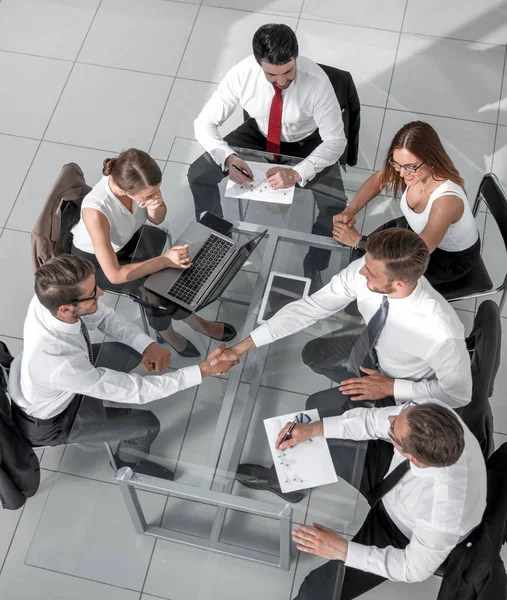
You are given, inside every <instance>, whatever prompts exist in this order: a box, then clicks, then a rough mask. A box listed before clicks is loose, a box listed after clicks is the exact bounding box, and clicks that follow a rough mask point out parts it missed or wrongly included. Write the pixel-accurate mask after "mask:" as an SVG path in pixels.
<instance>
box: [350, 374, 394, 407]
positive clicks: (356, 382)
mask: <svg viewBox="0 0 507 600" xmlns="http://www.w3.org/2000/svg"><path fill="white" fill-rule="evenodd" d="M359 368H360V369H361V371H362V372H363V373H366V377H353V378H352V379H346V380H345V381H342V382H341V384H340V386H339V387H338V389H339V390H340V392H341V393H342V394H345V395H346V396H352V395H353V396H354V397H353V398H351V400H354V401H358V400H380V399H381V398H385V397H386V396H393V395H394V379H390V378H389V377H386V376H385V375H382V373H380V372H379V371H375V370H374V369H367V368H366V367H359Z"/></svg>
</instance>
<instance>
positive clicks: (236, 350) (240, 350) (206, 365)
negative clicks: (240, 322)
mask: <svg viewBox="0 0 507 600" xmlns="http://www.w3.org/2000/svg"><path fill="white" fill-rule="evenodd" d="M254 347H255V344H254V343H253V340H252V338H250V337H247V338H246V339H245V340H243V341H242V342H239V344H236V345H235V346H231V347H230V348H226V347H225V344H221V345H220V346H219V347H218V348H217V349H216V350H214V351H213V352H212V353H211V354H210V355H209V356H208V358H207V359H206V361H205V362H203V363H201V364H200V365H199V367H200V369H201V373H202V376H203V377H206V376H207V375H223V374H224V373H227V371H229V369H232V367H234V366H236V365H237V364H238V363H239V360H240V358H241V357H242V356H243V354H245V352H248V350H250V349H251V348H254Z"/></svg>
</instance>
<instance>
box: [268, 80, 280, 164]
mask: <svg viewBox="0 0 507 600" xmlns="http://www.w3.org/2000/svg"><path fill="white" fill-rule="evenodd" d="M273 89H274V90H275V95H274V96H273V101H272V102H271V110H270V112H269V125H268V139H267V141H266V150H267V151H268V152H272V153H273V154H279V153H280V136H281V134H282V109H283V101H282V90H281V89H280V88H279V87H277V86H276V85H273Z"/></svg>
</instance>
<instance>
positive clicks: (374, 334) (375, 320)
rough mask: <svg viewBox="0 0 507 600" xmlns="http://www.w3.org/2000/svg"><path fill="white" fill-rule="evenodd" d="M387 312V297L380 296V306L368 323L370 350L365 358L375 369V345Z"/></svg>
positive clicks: (377, 366) (376, 365)
mask: <svg viewBox="0 0 507 600" xmlns="http://www.w3.org/2000/svg"><path fill="white" fill-rule="evenodd" d="M388 312H389V300H388V299H387V296H385V295H384V296H382V304H381V305H380V308H379V309H378V310H377V312H376V313H375V314H374V315H373V317H372V318H371V319H370V322H369V323H368V328H367V329H368V342H369V345H370V349H369V351H368V355H367V358H368V359H369V360H370V361H371V364H372V365H373V367H374V368H375V369H378V368H379V364H378V356H377V351H376V350H375V344H376V343H377V340H378V338H379V335H380V333H381V331H382V329H383V328H384V325H385V322H386V319H387V313H388Z"/></svg>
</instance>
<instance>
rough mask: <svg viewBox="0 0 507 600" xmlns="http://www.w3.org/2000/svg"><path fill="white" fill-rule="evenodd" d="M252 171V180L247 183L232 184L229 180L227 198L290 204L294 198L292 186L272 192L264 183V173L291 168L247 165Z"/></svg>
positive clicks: (267, 164) (266, 164)
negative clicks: (274, 169) (270, 170)
mask: <svg viewBox="0 0 507 600" xmlns="http://www.w3.org/2000/svg"><path fill="white" fill-rule="evenodd" d="M248 166H249V167H250V168H251V169H252V172H253V175H254V179H253V181H248V182H247V183H234V181H232V179H230V178H229V181H228V182H227V187H226V188H225V196H226V197H227V198H244V199H245V200H258V201H260V202H275V203H277V204H292V200H293V198H294V186H291V187H288V188H282V189H280V190H272V189H271V188H270V187H268V184H267V183H266V171H269V169H272V168H273V167H274V166H280V167H282V168H283V169H290V168H291V167H288V166H284V165H273V164H270V163H257V162H252V163H248Z"/></svg>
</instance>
